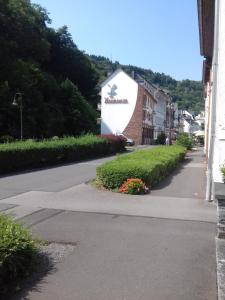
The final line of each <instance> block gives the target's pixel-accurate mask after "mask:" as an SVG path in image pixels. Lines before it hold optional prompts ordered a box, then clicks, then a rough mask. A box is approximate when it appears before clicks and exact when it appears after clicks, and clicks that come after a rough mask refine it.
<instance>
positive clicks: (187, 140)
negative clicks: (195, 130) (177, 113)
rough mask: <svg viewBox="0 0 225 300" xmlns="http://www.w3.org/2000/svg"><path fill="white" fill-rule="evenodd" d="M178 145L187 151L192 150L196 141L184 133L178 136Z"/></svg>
mask: <svg viewBox="0 0 225 300" xmlns="http://www.w3.org/2000/svg"><path fill="white" fill-rule="evenodd" d="M176 144H177V145H181V146H183V147H185V148H187V150H191V149H192V148H193V146H194V140H193V138H191V137H189V134H188V133H186V132H183V133H180V134H179V135H178V138H177V141H176Z"/></svg>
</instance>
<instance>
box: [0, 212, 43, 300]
mask: <svg viewBox="0 0 225 300" xmlns="http://www.w3.org/2000/svg"><path fill="white" fill-rule="evenodd" d="M37 253H38V247H37V244H36V242H35V241H34V240H33V239H32V237H31V235H30V233H29V232H28V230H26V229H24V228H22V226H21V225H19V224H17V223H15V222H13V221H12V220H11V219H10V218H9V217H6V216H3V215H0V299H6V298H2V296H3V295H5V294H7V293H12V292H14V291H16V290H18V289H19V288H20V286H21V284H22V283H23V280H24V279H25V278H26V277H28V276H29V275H30V274H31V273H32V271H33V270H34V268H35V264H36V259H37Z"/></svg>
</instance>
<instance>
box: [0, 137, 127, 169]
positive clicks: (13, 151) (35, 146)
mask: <svg viewBox="0 0 225 300" xmlns="http://www.w3.org/2000/svg"><path fill="white" fill-rule="evenodd" d="M124 149H125V147H124V141H121V140H116V141H115V140H111V139H110V138H108V139H107V138H101V137H97V136H94V135H91V134H88V135H84V136H81V137H78V138H75V137H66V138H63V139H53V140H44V141H41V142H36V141H32V140H28V141H24V142H16V143H8V144H2V145H0V173H6V172H11V171H18V170H26V169H30V168H35V167H42V166H48V165H55V164H59V163H63V162H74V161H78V160H83V159H89V158H95V157H101V156H104V155H109V154H114V153H117V152H121V151H123V150H124Z"/></svg>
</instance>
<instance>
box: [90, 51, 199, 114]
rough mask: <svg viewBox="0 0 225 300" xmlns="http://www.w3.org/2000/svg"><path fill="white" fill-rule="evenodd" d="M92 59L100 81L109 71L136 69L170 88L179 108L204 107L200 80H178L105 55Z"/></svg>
mask: <svg viewBox="0 0 225 300" xmlns="http://www.w3.org/2000/svg"><path fill="white" fill-rule="evenodd" d="M90 59H91V60H92V62H93V63H94V65H95V67H96V69H97V70H98V73H99V78H100V81H102V80H104V79H105V78H106V76H107V74H108V73H110V72H112V71H114V70H116V69H117V68H118V67H121V68H122V69H123V70H124V71H126V72H127V73H128V74H131V72H132V71H135V72H137V73H139V74H140V75H142V76H143V77H144V78H145V79H146V80H148V81H150V82H152V83H153V84H155V85H158V86H160V87H161V88H163V89H166V90H168V91H169V92H170V93H171V95H172V97H173V101H176V102H177V103H178V106H179V109H187V110H190V111H193V112H195V113H198V112H199V111H200V110H202V109H204V101H203V97H202V84H201V82H200V81H193V80H188V79H187V80H182V81H177V80H175V79H173V78H172V77H171V76H168V75H165V74H164V73H157V72H153V71H152V70H150V69H143V68H139V67H136V66H132V65H120V63H119V62H114V63H113V62H111V61H110V60H109V59H108V58H105V57H103V56H95V55H90Z"/></svg>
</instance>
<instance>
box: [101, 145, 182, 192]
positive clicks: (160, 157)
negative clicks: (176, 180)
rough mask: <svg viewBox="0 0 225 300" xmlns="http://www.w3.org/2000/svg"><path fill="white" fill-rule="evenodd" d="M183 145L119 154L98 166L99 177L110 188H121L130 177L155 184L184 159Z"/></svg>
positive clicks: (148, 183)
mask: <svg viewBox="0 0 225 300" xmlns="http://www.w3.org/2000/svg"><path fill="white" fill-rule="evenodd" d="M185 153H186V149H185V148H184V147H182V146H177V145H174V146H171V147H166V146H159V147H155V148H153V149H150V150H142V151H137V152H134V153H132V154H128V155H123V156H121V155H120V156H119V157H117V158H116V159H114V160H113V161H110V162H106V163H105V164H103V165H101V166H99V167H98V168H97V179H98V180H99V181H100V182H101V183H102V185H103V186H105V187H106V188H109V189H115V188H119V187H120V186H121V185H122V184H123V182H124V181H125V180H127V179H128V178H139V179H142V180H143V181H144V183H145V184H146V185H147V186H148V187H149V186H151V187H152V186H154V185H156V184H157V183H158V182H160V181H161V180H162V179H163V178H164V177H166V176H167V175H168V174H169V173H170V172H171V171H172V170H174V169H175V168H176V166H177V165H178V163H179V162H180V161H182V160H183V159H184V156H185Z"/></svg>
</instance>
